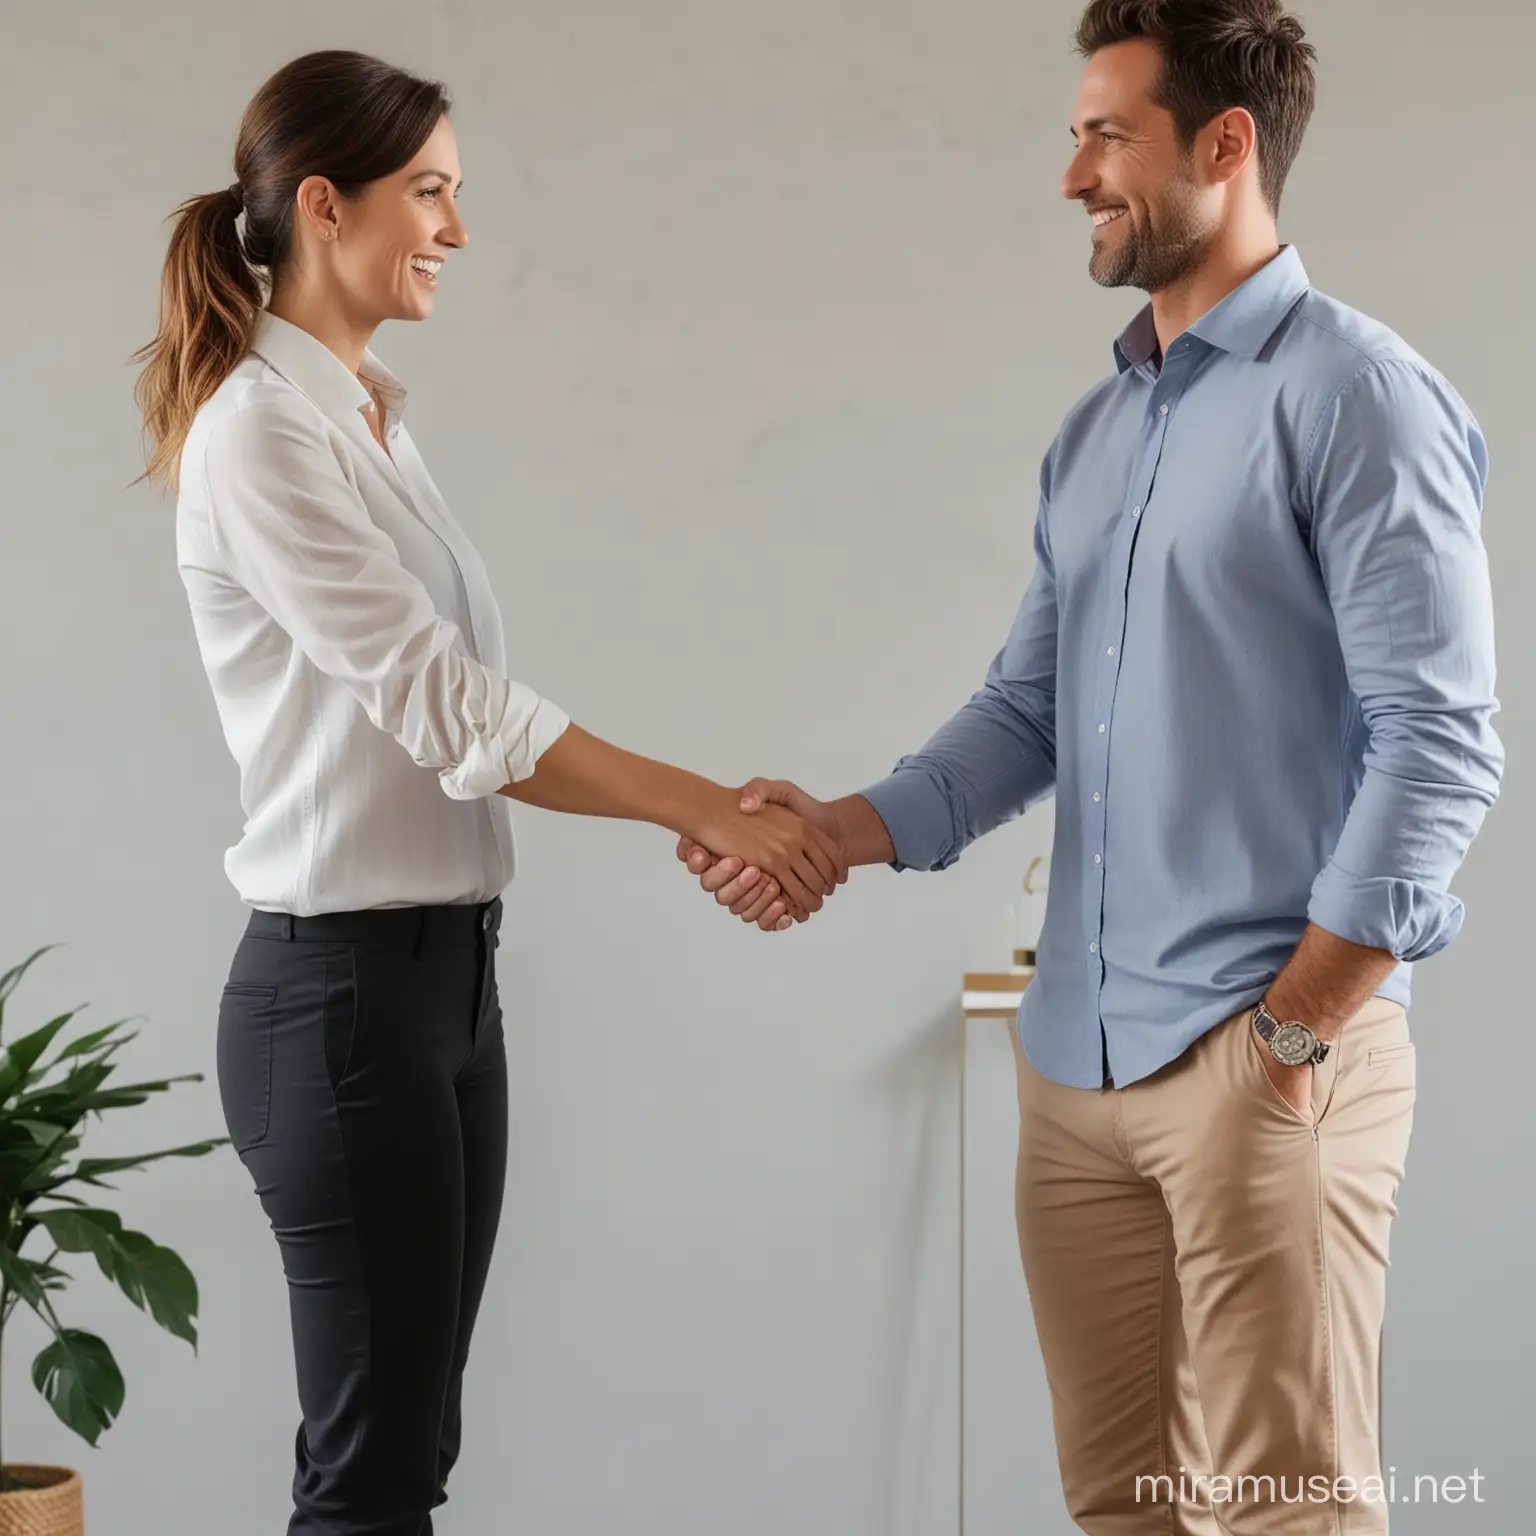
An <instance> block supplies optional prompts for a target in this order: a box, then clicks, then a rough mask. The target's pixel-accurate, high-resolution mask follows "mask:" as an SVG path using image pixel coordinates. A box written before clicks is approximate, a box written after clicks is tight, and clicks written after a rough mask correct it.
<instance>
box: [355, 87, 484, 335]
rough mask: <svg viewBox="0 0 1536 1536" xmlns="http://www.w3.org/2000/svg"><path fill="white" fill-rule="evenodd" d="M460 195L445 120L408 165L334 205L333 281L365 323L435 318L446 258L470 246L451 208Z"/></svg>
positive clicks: (455, 151) (454, 145) (456, 154)
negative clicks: (353, 198)
mask: <svg viewBox="0 0 1536 1536" xmlns="http://www.w3.org/2000/svg"><path fill="white" fill-rule="evenodd" d="M459 188H460V179H459V148H458V141H457V140H456V139H455V137H454V132H453V128H452V125H451V124H450V123H449V121H448V119H447V118H446V117H442V118H439V119H438V123H437V127H436V128H434V129H433V130H432V133H431V136H430V137H429V138H428V139H427V141H426V143H425V144H423V145H422V146H421V148H420V150H419V151H417V153H416V155H415V156H414V157H413V158H412V160H411V161H410V163H409V164H408V165H406V166H403V167H402V168H401V169H400V170H398V171H396V172H395V173H394V175H392V176H385V177H382V178H380V179H379V180H378V181H375V182H370V183H369V185H368V186H367V188H366V189H365V190H364V192H363V194H362V196H361V197H359V198H358V199H357V200H356V201H355V202H343V203H341V204H340V205H339V207H338V210H337V212H338V214H339V216H340V217H339V225H340V227H339V230H338V238H337V239H336V240H335V241H334V242H332V244H331V254H332V259H333V260H334V262H335V264H336V276H337V277H338V278H339V279H340V281H341V284H342V287H343V289H344V290H345V292H346V293H347V296H348V298H349V300H350V301H351V302H352V303H353V304H355V305H357V306H358V307H359V308H360V309H362V310H363V311H364V312H365V315H366V318H367V319H369V320H371V321H373V322H374V323H378V322H381V321H384V320H425V319H426V318H427V316H428V315H430V314H431V313H432V305H433V301H434V300H435V299H436V297H437V285H438V283H439V282H441V281H442V280H443V278H444V277H445V276H446V269H445V263H446V262H447V260H448V257H449V256H450V255H452V253H453V252H454V251H457V250H462V249H463V247H464V245H465V244H466V243H467V242H468V240H469V234H468V232H467V231H466V230H465V228H464V221H463V219H461V218H460V217H459V210H458V208H457V207H456V206H455V204H454V199H455V197H456V196H457V195H458V192H459Z"/></svg>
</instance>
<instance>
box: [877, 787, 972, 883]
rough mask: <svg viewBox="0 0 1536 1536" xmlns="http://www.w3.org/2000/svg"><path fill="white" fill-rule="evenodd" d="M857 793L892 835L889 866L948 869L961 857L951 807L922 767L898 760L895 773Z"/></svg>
mask: <svg viewBox="0 0 1536 1536" xmlns="http://www.w3.org/2000/svg"><path fill="white" fill-rule="evenodd" d="M859 793H860V794H861V795H863V797H864V798H865V799H866V800H868V801H869V803H870V804H871V805H872V806H874V808H875V811H876V814H877V815H878V816H879V817H880V820H881V821H883V822H884V823H885V827H886V831H888V832H889V833H890V834H891V845H892V847H894V848H895V850H896V857H895V858H894V859H893V860H892V861H891V868H892V869H895V870H903V869H947V868H948V867H949V866H950V865H951V864H953V863H954V862H955V860H956V859H958V858H959V857H960V840H959V839H958V838H957V837H956V836H955V812H954V807H953V806H951V805H950V803H949V796H948V795H947V794H945V792H944V791H943V790H942V789H941V788H940V787H939V786H938V785H937V784H936V783H935V782H934V781H933V779H932V777H930V775H928V774H927V773H925V772H924V771H923V770H922V769H921V768H906V767H903V766H902V765H901V764H900V763H898V764H897V765H896V768H895V771H894V772H892V773H891V774H890V775H888V776H887V777H886V778H883V779H881V781H880V782H879V783H878V784H874V785H871V786H870V788H868V789H863V790H860V791H859Z"/></svg>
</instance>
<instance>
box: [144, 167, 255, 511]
mask: <svg viewBox="0 0 1536 1536" xmlns="http://www.w3.org/2000/svg"><path fill="white" fill-rule="evenodd" d="M240 203H241V199H240V188H239V184H238V183H237V184H236V185H235V186H232V187H229V188H227V189H226V190H225V191H223V192H210V193H208V194H207V195H206V196H203V197H193V198H189V199H188V200H187V201H186V202H184V203H183V204H182V205H181V207H180V208H178V209H177V210H176V213H175V215H174V217H175V220H176V226H175V228H174V229H173V230H172V232H171V243H170V248H169V249H168V250H167V251H166V254H165V267H164V270H163V272H162V273H161V278H160V325H159V330H158V332H157V334H156V336H155V339H154V340H153V341H152V342H150V343H149V344H148V346H145V347H142V348H140V350H139V351H138V352H136V353H135V354H134V358H133V360H134V361H135V362H136V363H143V364H144V365H145V366H144V371H143V372H142V373H141V374H140V375H139V378H138V382H137V383H136V384H135V385H134V390H133V396H134V399H135V400H136V401H137V402H138V406H139V409H140V411H141V412H142V413H143V416H144V431H145V435H146V436H147V438H148V440H149V442H150V444H151V448H150V453H149V467H148V468H147V469H146V470H145V472H144V475H143V476H141V478H143V479H149V480H153V481H157V482H159V483H160V484H162V485H168V486H170V487H172V488H173V489H174V487H175V485H176V470H177V461H178V460H179V459H180V457H181V447H182V444H183V443H184V442H185V441H186V439H187V432H188V430H189V428H190V427H191V425H192V418H193V417H194V416H195V415H196V414H197V411H198V408H199V407H200V406H202V405H203V404H204V402H205V401H207V400H208V399H209V398H210V397H211V396H212V395H213V392H214V391H215V390H216V389H217V388H218V387H219V385H220V384H222V383H223V382H224V380H225V379H227V378H228V377H229V375H230V374H231V373H232V372H233V371H234V367H235V364H236V363H238V362H239V361H240V359H241V358H242V357H244V356H245V350H246V348H247V347H248V346H249V345H250V340H251V331H252V329H253V328H254V326H255V324H256V313H257V311H258V310H259V309H260V308H261V305H262V292H261V284H260V283H259V282H257V280H256V274H255V272H254V271H253V270H252V269H251V265H250V263H249V262H248V261H246V259H245V256H244V254H243V253H242V252H241V249H240V236H239V233H238V227H237V225H236V220H237V219H238V218H239V216H240Z"/></svg>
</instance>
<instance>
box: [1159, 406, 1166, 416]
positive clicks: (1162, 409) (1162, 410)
mask: <svg viewBox="0 0 1536 1536" xmlns="http://www.w3.org/2000/svg"><path fill="white" fill-rule="evenodd" d="M1157 414H1158V415H1159V416H1166V415H1167V414H1168V407H1167V406H1166V405H1160V406H1158V408H1157Z"/></svg>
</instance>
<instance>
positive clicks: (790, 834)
mask: <svg viewBox="0 0 1536 1536" xmlns="http://www.w3.org/2000/svg"><path fill="white" fill-rule="evenodd" d="M697 821H698V825H697V827H690V828H689V829H688V830H687V832H686V833H685V835H686V836H688V837H690V838H692V840H693V841H694V842H697V843H702V844H703V845H704V847H706V848H726V849H729V850H730V852H731V854H732V855H734V856H735V857H737V858H739V859H740V860H741V861H742V864H743V865H749V866H752V867H754V868H756V869H759V870H761V871H763V872H764V873H765V874H767V875H768V876H770V877H771V878H772V879H774V880H776V881H777V882H778V885H779V889H780V891H781V893H782V895H783V896H784V898H786V899H787V900H788V902H789V906H790V911H791V913H792V914H793V915H794V917H795V918H796V919H797V920H798V921H800V922H802V923H803V922H806V921H808V920H809V918H810V915H811V913H813V912H819V911H820V910H821V904H822V900H823V899H824V898H825V897H827V896H830V895H831V894H832V892H833V891H835V890H836V889H837V887H838V886H839V885H840V884H841V883H842V882H843V881H845V880H846V879H847V878H848V859H847V856H846V855H845V854H844V852H843V850H842V848H841V846H840V845H839V844H838V843H837V841H836V840H835V839H834V838H832V837H831V836H829V835H828V834H827V833H826V832H824V831H822V830H821V829H820V828H818V827H816V826H813V825H812V824H811V823H810V822H809V821H807V820H806V819H805V818H804V817H802V816H799V815H796V814H795V813H794V812H793V811H791V810H789V809H787V808H786V807H784V806H782V805H773V804H768V805H764V806H762V808H761V809H760V810H755V811H753V812H751V813H750V814H749V813H747V812H745V811H743V810H742V809H741V806H740V791H738V790H732V789H723V790H721V792H720V794H719V795H718V796H717V795H715V794H713V793H712V794H711V795H710V796H709V803H708V804H707V805H706V806H705V807H703V808H702V813H701V814H700V815H699V817H698V818H697Z"/></svg>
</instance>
